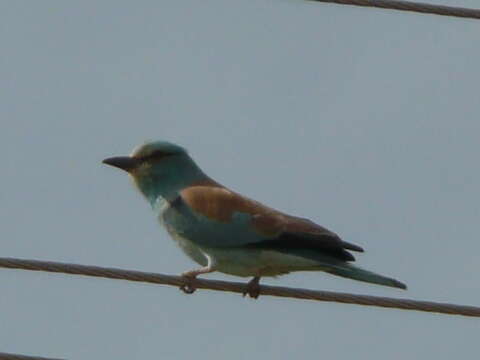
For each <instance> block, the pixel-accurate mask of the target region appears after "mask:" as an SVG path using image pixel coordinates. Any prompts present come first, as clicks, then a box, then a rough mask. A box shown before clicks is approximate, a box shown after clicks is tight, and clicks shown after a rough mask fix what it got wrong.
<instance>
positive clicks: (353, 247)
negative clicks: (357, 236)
mask: <svg viewBox="0 0 480 360" xmlns="http://www.w3.org/2000/svg"><path fill="white" fill-rule="evenodd" d="M342 245H343V247H344V248H345V249H348V250H352V251H358V252H363V251H364V250H363V248H361V247H360V246H358V245H355V244H351V243H348V242H346V241H343V240H342Z"/></svg>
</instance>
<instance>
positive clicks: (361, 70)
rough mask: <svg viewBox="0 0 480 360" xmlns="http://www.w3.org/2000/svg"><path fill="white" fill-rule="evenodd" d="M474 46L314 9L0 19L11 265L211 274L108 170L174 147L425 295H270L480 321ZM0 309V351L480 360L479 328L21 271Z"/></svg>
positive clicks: (189, 9) (161, 6) (8, 12)
mask: <svg viewBox="0 0 480 360" xmlns="http://www.w3.org/2000/svg"><path fill="white" fill-rule="evenodd" d="M431 2H434V1H433V0H432V1H431ZM435 3H437V4H444V5H455V6H465V7H478V0H470V1H467V0H463V1H460V0H458V1H454V0H448V1H447V0H444V1H440V0H436V1H435ZM479 36H480V21H478V20H477V21H475V20H465V19H458V18H447V17H440V16H429V15H419V14H413V13H405V12H395V11H387V10H376V9H366V8H358V7H350V6H340V5H326V4H321V3H307V2H303V1H300V0H242V1H238V0H237V1H232V0H203V1H196V0H182V1H136V2H132V1H101V2H98V1H88V0H85V1H81V2H66V1H1V2H0V46H1V55H0V78H1V84H2V86H1V87H0V122H1V131H0V152H1V153H2V154H3V159H2V171H1V174H2V176H1V185H2V186H1V188H0V229H1V234H2V236H1V240H0V249H1V256H3V257H18V258H28V259H38V260H51V261H62V262H75V263H81V264H87V265H99V266H112V267H119V268H125V269H136V270H142V271H151V272H160V273H166V274H179V273H181V272H182V271H185V270H190V269H192V268H194V267H195V266H196V264H194V263H193V262H192V261H191V260H189V259H188V258H187V257H186V256H185V255H184V254H183V253H182V252H181V251H180V250H179V249H178V248H177V247H176V245H175V244H174V242H173V241H171V239H170V238H168V236H167V234H166V233H165V232H164V230H163V229H161V228H160V227H159V225H158V224H157V223H156V221H155V218H154V216H153V214H152V212H151V210H150V208H149V205H148V204H147V202H146V201H145V200H144V199H142V197H141V196H140V195H139V194H138V192H137V191H135V190H134V189H133V187H132V185H131V183H130V180H129V179H128V177H127V176H126V175H125V174H124V173H121V172H119V171H117V170H115V169H112V168H110V167H107V166H104V165H102V164H101V160H102V159H104V158H106V157H109V156H114V155H124V154H128V153H129V152H130V151H131V150H132V148H133V147H134V146H135V145H137V144H139V143H142V142H143V141H145V140H149V139H150V140H153V139H165V140H169V141H173V142H177V143H179V144H181V145H183V146H185V147H186V148H187V149H189V151H190V153H191V155H192V157H193V158H194V159H195V160H196V161H197V162H198V164H199V165H200V166H201V167H202V168H203V169H204V170H205V172H207V173H208V174H209V175H210V176H212V177H213V178H215V179H216V180H217V181H219V182H221V183H223V184H225V185H227V186H229V187H230V188H232V189H234V190H236V191H238V192H240V193H242V194H245V195H247V196H250V197H253V198H255V199H257V200H260V201H262V202H264V203H266V204H268V205H270V206H273V207H275V208H278V209H280V210H282V211H285V212H289V213H293V214H296V215H300V216H305V217H309V218H311V219H312V220H314V221H315V222H318V223H319V224H322V225H324V226H326V227H328V228H330V229H332V230H333V231H335V232H337V233H338V234H340V235H341V236H342V237H343V238H344V239H345V240H346V241H349V242H353V243H356V244H359V245H361V246H363V247H364V248H365V249H366V252H365V253H364V254H361V255H358V256H357V264H358V265H360V266H362V267H365V268H367V269H370V270H373V271H376V272H379V273H382V274H385V275H390V276H393V277H395V278H397V279H399V280H401V281H403V282H405V283H407V284H408V286H409V290H408V291H407V292H402V291H400V290H396V289H389V288H384V287H380V286H375V285H370V284H364V283H358V282H354V281H351V280H347V279H342V278H336V277H332V276H330V275H327V274H324V273H295V274H291V275H288V276H284V277H281V278H279V279H265V280H264V283H266V284H271V285H279V286H293V287H305V288H309V289H321V290H331V291H341V292H352V293H359V294H370V295H379V296H390V297H408V298H413V299H422V300H431V301H444V302H452V303H458V304H466V305H480V288H479V279H478V275H477V274H478V273H479V270H480V263H479V261H478V253H479V251H480V242H479V236H478V223H479V219H480V192H479V184H480V169H479V161H478V154H479V152H480V143H479V134H480V121H479V113H480V101H479V100H480V99H479V90H478V87H479V84H480V72H479V70H478V64H479V62H480V47H479V46H478V43H479V42H478V39H479ZM207 277H208V278H221V279H229V280H239V278H234V277H228V276H222V275H220V274H212V275H208V276H207ZM0 292H1V296H0V306H1V309H2V311H1V312H0V352H12V353H19V354H27V355H39V356H40V355H41V356H49V357H64V358H69V359H154V358H158V359H162V358H163V359H192V358H195V359H199V360H202V359H210V360H211V359H230V360H239V359H252V358H253V359H262V360H270V359H293V358H308V359H321V358H324V359H382V360H383V359H409V358H410V359H412V358H419V359H420V358H421V359H436V360H440V359H452V358H464V359H465V358H474V357H475V356H477V355H478V334H479V330H480V320H478V319H475V318H463V317H454V316H444V315H436V314H428V313H419V312H406V311H400V310H389V309H380V308H371V307H361V306H355V305H342V304H333V303H321V302H308V301H300V300H292V299H280V298H273V297H260V298H259V300H257V301H255V300H253V299H248V298H242V297H241V296H239V295H236V294H229V293H217V292H211V291H197V292H196V293H195V294H194V295H192V296H187V295H185V294H183V293H181V292H180V291H179V290H177V289H175V288H173V287H167V286H155V285H148V284H137V283H129V282H125V281H116V280H107V279H96V278H90V277H79V276H68V275H60V274H48V273H37V272H30V271H22V270H7V269H0Z"/></svg>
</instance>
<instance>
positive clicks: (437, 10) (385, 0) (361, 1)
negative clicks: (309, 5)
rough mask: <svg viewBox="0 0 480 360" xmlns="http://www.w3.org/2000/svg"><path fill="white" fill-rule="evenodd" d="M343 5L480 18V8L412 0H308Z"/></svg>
mask: <svg viewBox="0 0 480 360" xmlns="http://www.w3.org/2000/svg"><path fill="white" fill-rule="evenodd" d="M307 1H315V2H323V3H334V4H341V5H356V6H365V7H377V8H382V9H391V10H401V11H413V12H418V13H427V14H436V15H444V16H455V17H463V18H471V19H480V9H467V8H462V7H454V6H443V5H433V4H425V3H419V2H412V1H398V0H307Z"/></svg>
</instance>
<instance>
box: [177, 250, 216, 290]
mask: <svg viewBox="0 0 480 360" xmlns="http://www.w3.org/2000/svg"><path fill="white" fill-rule="evenodd" d="M205 257H206V258H207V261H208V262H207V266H204V267H202V268H200V269H196V270H190V271H185V272H183V273H182V277H183V280H184V284H183V285H182V286H180V290H182V291H183V292H184V293H185V294H193V293H194V292H195V290H197V289H196V288H195V286H194V285H193V281H194V280H195V278H196V277H197V276H198V275H200V274H208V273H211V272H214V271H215V263H214V262H213V261H212V259H211V258H210V257H209V256H207V255H205Z"/></svg>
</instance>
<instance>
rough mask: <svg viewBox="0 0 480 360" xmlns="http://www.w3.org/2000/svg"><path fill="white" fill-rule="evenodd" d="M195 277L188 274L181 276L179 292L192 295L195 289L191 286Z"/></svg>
mask: <svg viewBox="0 0 480 360" xmlns="http://www.w3.org/2000/svg"><path fill="white" fill-rule="evenodd" d="M195 278H196V276H194V275H192V274H189V273H188V272H186V273H183V274H182V279H183V284H182V285H180V290H182V291H183V292H184V293H185V294H193V293H194V292H195V290H197V288H196V287H195V286H194V285H193V283H194V282H195Z"/></svg>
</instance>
